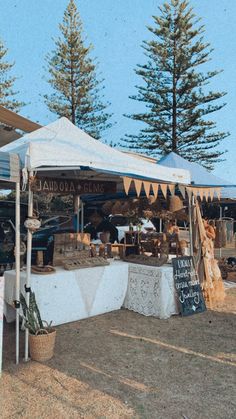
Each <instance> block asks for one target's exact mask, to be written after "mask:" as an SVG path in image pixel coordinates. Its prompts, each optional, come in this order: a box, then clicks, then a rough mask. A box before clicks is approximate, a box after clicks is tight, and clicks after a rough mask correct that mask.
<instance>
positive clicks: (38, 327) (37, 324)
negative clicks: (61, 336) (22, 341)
mask: <svg viewBox="0 0 236 419" xmlns="http://www.w3.org/2000/svg"><path fill="white" fill-rule="evenodd" d="M20 302H21V306H22V311H23V319H24V321H25V327H27V328H28V329H29V348H30V356H31V359H33V360H34V361H41V362H42V361H48V360H49V359H51V358H52V357H53V353H54V346H55V339H56V330H55V329H54V328H52V326H51V324H52V322H50V324H48V323H47V322H46V321H45V320H42V319H41V315H40V312H39V308H38V305H37V303H36V299H35V293H34V292H32V291H30V298H29V305H27V303H26V300H25V297H24V296H23V294H21V296H20Z"/></svg>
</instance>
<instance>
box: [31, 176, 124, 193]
mask: <svg viewBox="0 0 236 419" xmlns="http://www.w3.org/2000/svg"><path fill="white" fill-rule="evenodd" d="M30 186H31V189H32V191H34V192H46V193H57V194H60V195H64V194H71V195H90V194H91V195H94V194H96V195H97V194H100V195H102V194H107V193H116V183H115V182H102V181H101V182H100V181H96V180H77V179H52V178H51V179H50V178H35V179H34V180H33V181H32V182H31V184H30Z"/></svg>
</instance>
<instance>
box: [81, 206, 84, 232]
mask: <svg viewBox="0 0 236 419" xmlns="http://www.w3.org/2000/svg"><path fill="white" fill-rule="evenodd" d="M83 232H84V203H83V202H82V201H81V233H83Z"/></svg>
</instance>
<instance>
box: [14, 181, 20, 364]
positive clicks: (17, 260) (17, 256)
mask: <svg viewBox="0 0 236 419" xmlns="http://www.w3.org/2000/svg"><path fill="white" fill-rule="evenodd" d="M15 205H16V208H15V211H16V222H15V228H16V231H15V237H16V238H15V241H16V244H15V270H16V294H15V307H16V364H19V329H20V315H19V309H20V307H19V301H20V182H17V183H16V202H15Z"/></svg>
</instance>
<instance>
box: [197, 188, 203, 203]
mask: <svg viewBox="0 0 236 419" xmlns="http://www.w3.org/2000/svg"><path fill="white" fill-rule="evenodd" d="M203 193H204V189H202V188H198V194H199V196H200V199H201V201H203Z"/></svg>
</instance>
